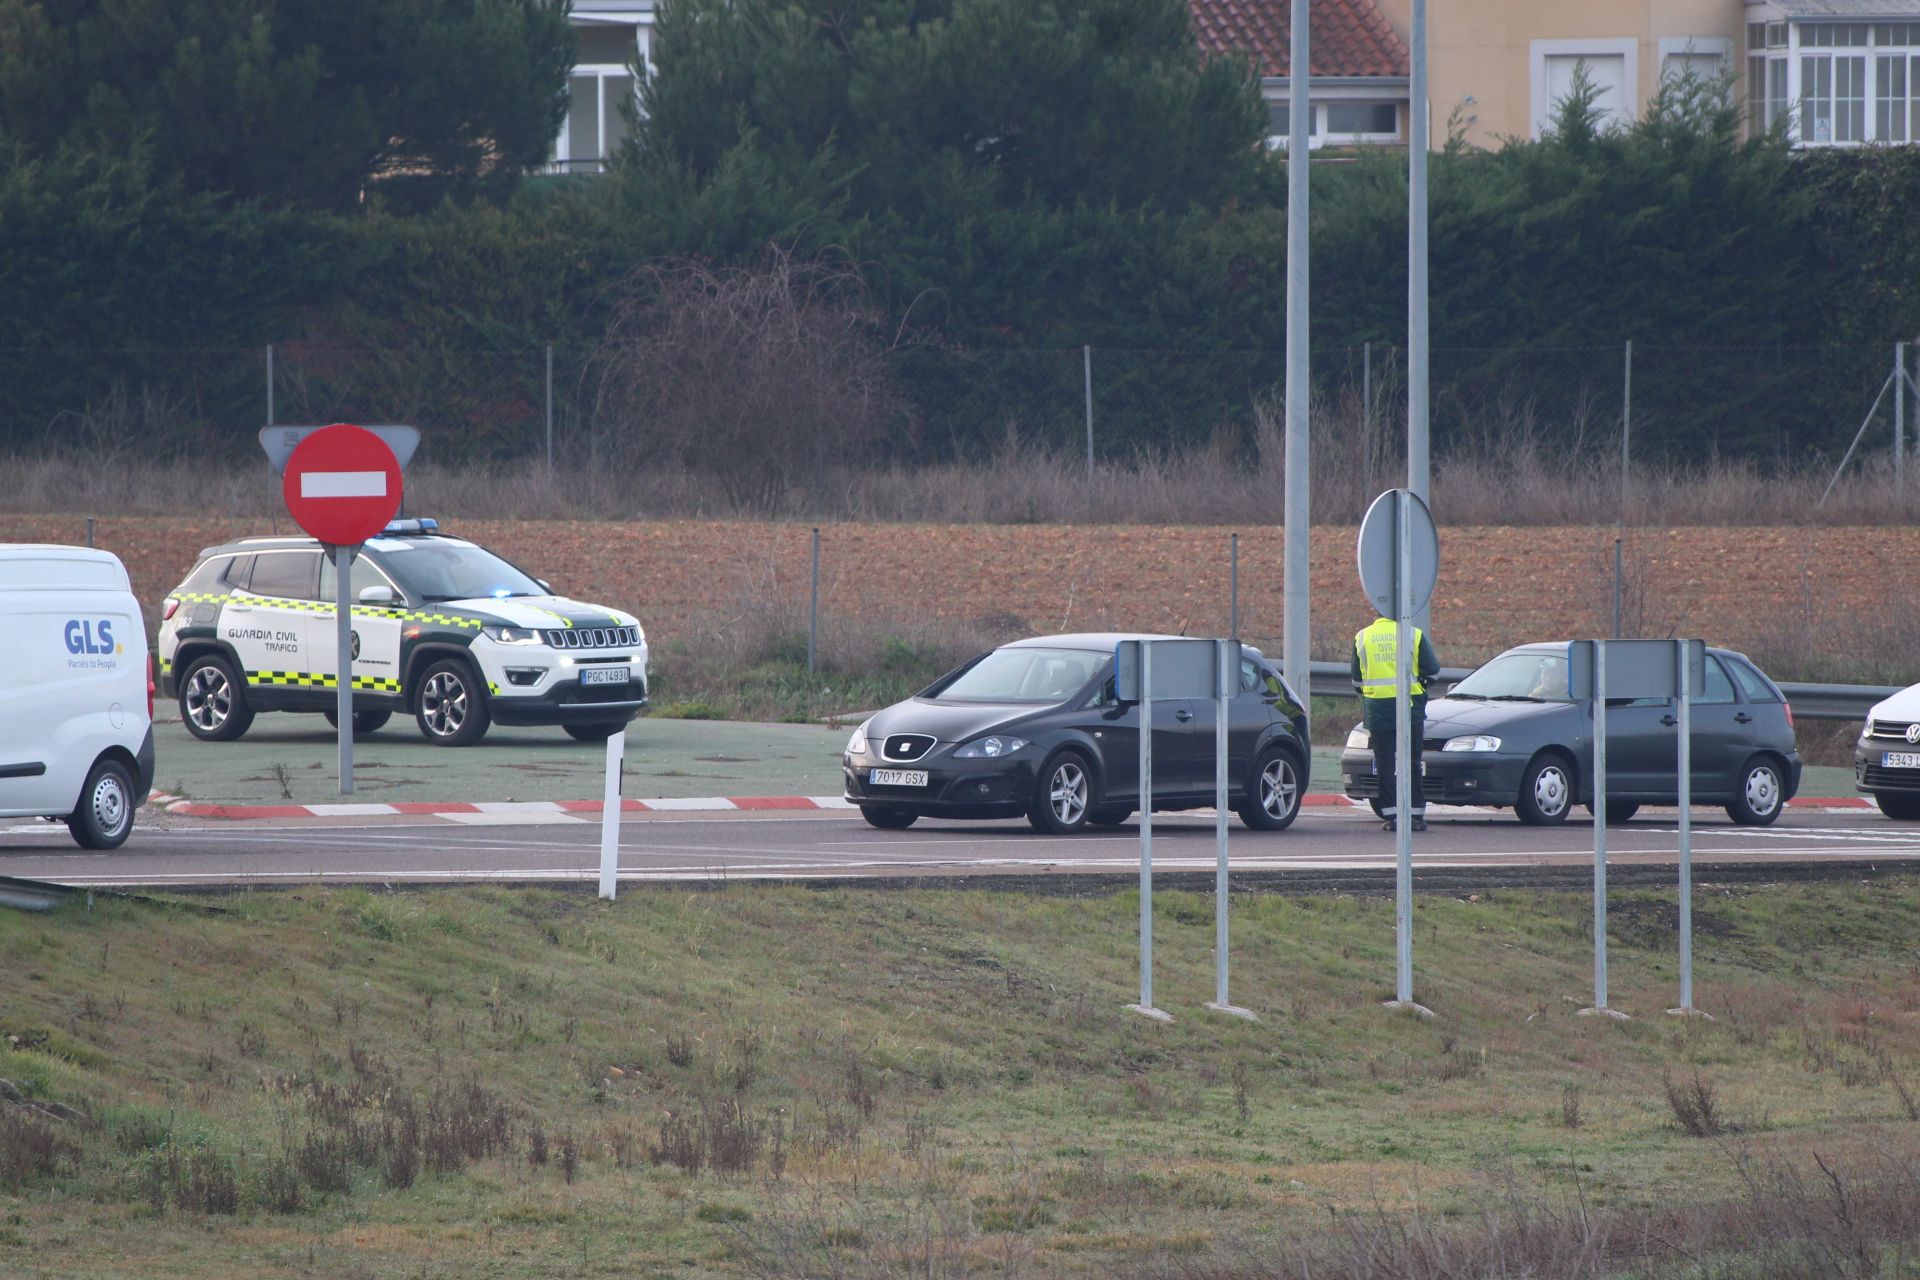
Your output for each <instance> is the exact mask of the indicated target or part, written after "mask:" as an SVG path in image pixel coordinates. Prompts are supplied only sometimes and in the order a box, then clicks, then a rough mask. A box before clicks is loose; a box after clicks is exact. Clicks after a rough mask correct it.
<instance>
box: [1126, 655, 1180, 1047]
mask: <svg viewBox="0 0 1920 1280" xmlns="http://www.w3.org/2000/svg"><path fill="white" fill-rule="evenodd" d="M1127 1008H1128V1009H1130V1010H1132V1011H1133V1012H1134V1013H1139V1014H1145V1015H1146V1016H1147V1017H1149V1018H1154V1019H1156V1020H1158V1021H1160V1022H1172V1021H1173V1015H1171V1014H1168V1013H1163V1012H1161V1011H1160V1010H1159V1009H1156V1008H1154V1005H1153V642H1152V641H1151V640H1142V641H1141V642H1140V1003H1139V1004H1130V1005H1128V1006H1127Z"/></svg>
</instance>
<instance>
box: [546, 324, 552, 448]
mask: <svg viewBox="0 0 1920 1280" xmlns="http://www.w3.org/2000/svg"><path fill="white" fill-rule="evenodd" d="M547 479H548V480H552V479H553V344H552V343H551V342H549V343H548V344H547Z"/></svg>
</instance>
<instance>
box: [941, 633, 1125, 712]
mask: <svg viewBox="0 0 1920 1280" xmlns="http://www.w3.org/2000/svg"><path fill="white" fill-rule="evenodd" d="M1106 663H1107V655H1106V654H1104V653H1089V652H1087V651H1086V650H1083V649H1030V648H1021V647H1015V646H1010V647H1008V648H1005V649H995V650H994V651H993V652H992V653H990V654H988V655H987V656H986V657H984V658H982V659H980V661H978V662H976V663H974V664H973V665H972V666H971V667H968V668H967V669H966V670H965V671H963V672H961V673H960V675H959V676H958V677H956V678H955V679H954V681H953V683H951V684H949V685H948V686H947V687H946V688H944V689H942V690H940V691H939V692H938V693H936V694H934V695H933V696H934V697H936V698H938V699H940V700H941V701H942V702H1062V701H1065V700H1066V699H1067V698H1070V697H1072V696H1073V695H1074V694H1075V693H1078V692H1079V691H1080V690H1081V689H1083V688H1085V687H1086V684H1087V681H1089V680H1091V679H1093V677H1094V676H1095V675H1096V674H1098V673H1099V671H1100V669H1101V668H1102V667H1104V666H1105V665H1106Z"/></svg>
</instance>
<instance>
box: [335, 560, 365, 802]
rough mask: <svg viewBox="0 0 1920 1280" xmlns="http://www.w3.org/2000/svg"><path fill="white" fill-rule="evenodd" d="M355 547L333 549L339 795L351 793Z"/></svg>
mask: <svg viewBox="0 0 1920 1280" xmlns="http://www.w3.org/2000/svg"><path fill="white" fill-rule="evenodd" d="M358 551H359V548H358V547H348V546H338V547H335V548H334V549H333V576H334V582H335V585H336V586H337V587H338V588H339V602H338V605H337V607H336V608H335V610H334V613H335V615H336V616H335V619H334V621H335V630H334V643H335V644H336V645H337V646H338V647H337V648H336V649H335V650H334V663H333V665H334V679H335V683H336V684H337V685H338V686H339V688H338V690H337V691H336V692H337V693H338V695H339V696H338V698H337V700H336V701H335V703H334V714H335V715H336V716H337V717H338V718H339V721H340V794H341V795H343V796H350V795H352V794H353V581H352V573H351V570H352V568H353V557H354V555H355V553H357V552H358Z"/></svg>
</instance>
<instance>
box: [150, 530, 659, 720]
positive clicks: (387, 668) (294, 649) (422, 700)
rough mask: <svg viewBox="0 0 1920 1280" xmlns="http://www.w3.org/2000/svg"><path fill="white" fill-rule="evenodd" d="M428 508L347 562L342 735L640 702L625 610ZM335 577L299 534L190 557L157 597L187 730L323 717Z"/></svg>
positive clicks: (636, 644) (595, 712)
mask: <svg viewBox="0 0 1920 1280" xmlns="http://www.w3.org/2000/svg"><path fill="white" fill-rule="evenodd" d="M438 528H439V526H438V523H437V522H436V521H433V520H396V521H394V522H393V523H392V524H390V525H388V526H387V528H386V529H385V530H384V531H383V532H382V534H381V535H380V536H379V537H377V538H374V539H371V540H370V541H368V542H367V543H366V544H365V546H364V547H363V548H362V549H361V553H360V555H359V556H358V557H357V558H356V559H355V560H354V562H353V568H352V570H351V571H350V580H349V582H348V588H349V591H350V593H351V598H352V599H353V600H354V601H355V603H354V605H353V624H352V632H351V636H352V639H351V644H352V654H353V689H354V699H353V702H354V713H353V729H354V732H355V733H356V734H361V733H371V732H373V731H374V730H375V729H378V728H379V727H380V726H381V725H383V724H385V723H386V722H387V720H388V719H389V718H390V717H391V716H392V715H393V713H394V712H396V711H398V712H402V713H407V712H411V713H412V714H413V716H414V718H415V720H417V721H418V722H419V725H420V732H421V733H422V734H424V735H425V736H426V739H427V741H429V742H433V743H437V744H439V745H441V746H449V747H458V746H466V745H467V744H469V743H473V742H477V741H479V739H480V737H481V735H483V734H485V733H486V731H487V728H488V726H489V725H491V724H492V723H494V722H495V721H497V722H499V723H501V724H508V725H548V724H557V725H559V726H560V727H561V728H563V729H565V730H566V731H567V733H568V734H570V735H571V736H573V737H575V738H578V739H580V740H581V741H583V742H584V741H591V740H595V739H602V738H606V737H607V736H609V735H611V734H614V733H618V732H619V731H620V730H621V729H622V728H623V727H624V726H625V725H626V723H627V721H629V720H631V719H632V718H633V716H634V715H635V714H636V713H637V712H638V711H639V710H640V709H641V708H642V707H644V706H646V704H647V637H646V633H645V632H644V631H643V630H642V629H641V627H640V622H639V619H637V618H635V617H633V616H632V615H631V614H626V613H622V612H620V611H619V610H617V609H609V608H606V607H605V606H603V605H596V604H580V603H578V602H576V601H573V600H566V599H562V598H560V597H558V596H555V595H554V594H552V590H551V588H550V587H549V586H548V585H547V584H546V583H545V582H542V581H540V580H538V579H536V578H533V577H530V576H528V575H527V574H526V573H524V572H522V571H521V570H520V569H518V568H516V567H515V566H514V565H512V564H510V563H508V562H507V561H506V560H503V559H501V558H500V557H499V556H497V555H494V554H493V553H492V552H490V551H488V550H486V549H485V548H483V547H480V546H478V545H476V544H474V543H471V542H467V541H464V540H463V539H460V538H455V537H449V536H447V535H445V534H442V533H440V532H438ZM338 599H339V587H338V582H337V578H336V575H335V570H334V564H333V559H332V557H331V556H328V555H326V554H324V553H323V551H322V548H321V547H320V545H319V543H317V542H315V541H314V540H313V539H312V538H299V537H286V538H244V539H241V540H240V541H238V542H229V543H226V544H224V545H221V546H218V547H209V548H207V549H206V550H204V551H202V552H201V553H200V563H199V565H198V566H197V567H196V568H195V569H194V571H193V572H192V573H191V574H189V575H188V577H187V580H186V581H185V582H182V583H181V584H180V585H179V586H178V587H176V588H175V589H174V590H173V591H172V592H171V593H169V594H168V596H167V598H166V599H165V601H163V602H162V604H161V606H160V617H161V622H160V634H159V641H158V645H157V647H156V656H157V657H158V659H159V664H160V675H161V682H162V687H163V688H164V689H165V690H166V692H167V694H168V696H170V697H177V698H178V699H179V701H180V717H181V719H182V720H183V721H185V723H186V726H187V729H188V731H189V732H191V733H192V734H193V735H194V736H195V737H197V738H201V739H205V740H207V741H210V742H222V741H228V740H231V739H234V738H238V737H239V736H240V735H242V734H243V733H245V732H246V731H247V729H248V727H249V726H250V725H251V724H252V723H253V717H254V713H255V712H259V711H317V712H321V713H323V714H324V715H325V716H326V717H327V720H328V722H329V723H332V722H334V719H335V712H334V707H335V704H336V701H337V699H338V696H339V695H338V680H337V676H336V673H337V672H338V670H339V667H338V665H337V659H336V655H337V653H338V650H339V641H338V639H337V632H338V620H337V618H338V615H337V609H336V605H335V603H334V602H335V601H337V600H338Z"/></svg>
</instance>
